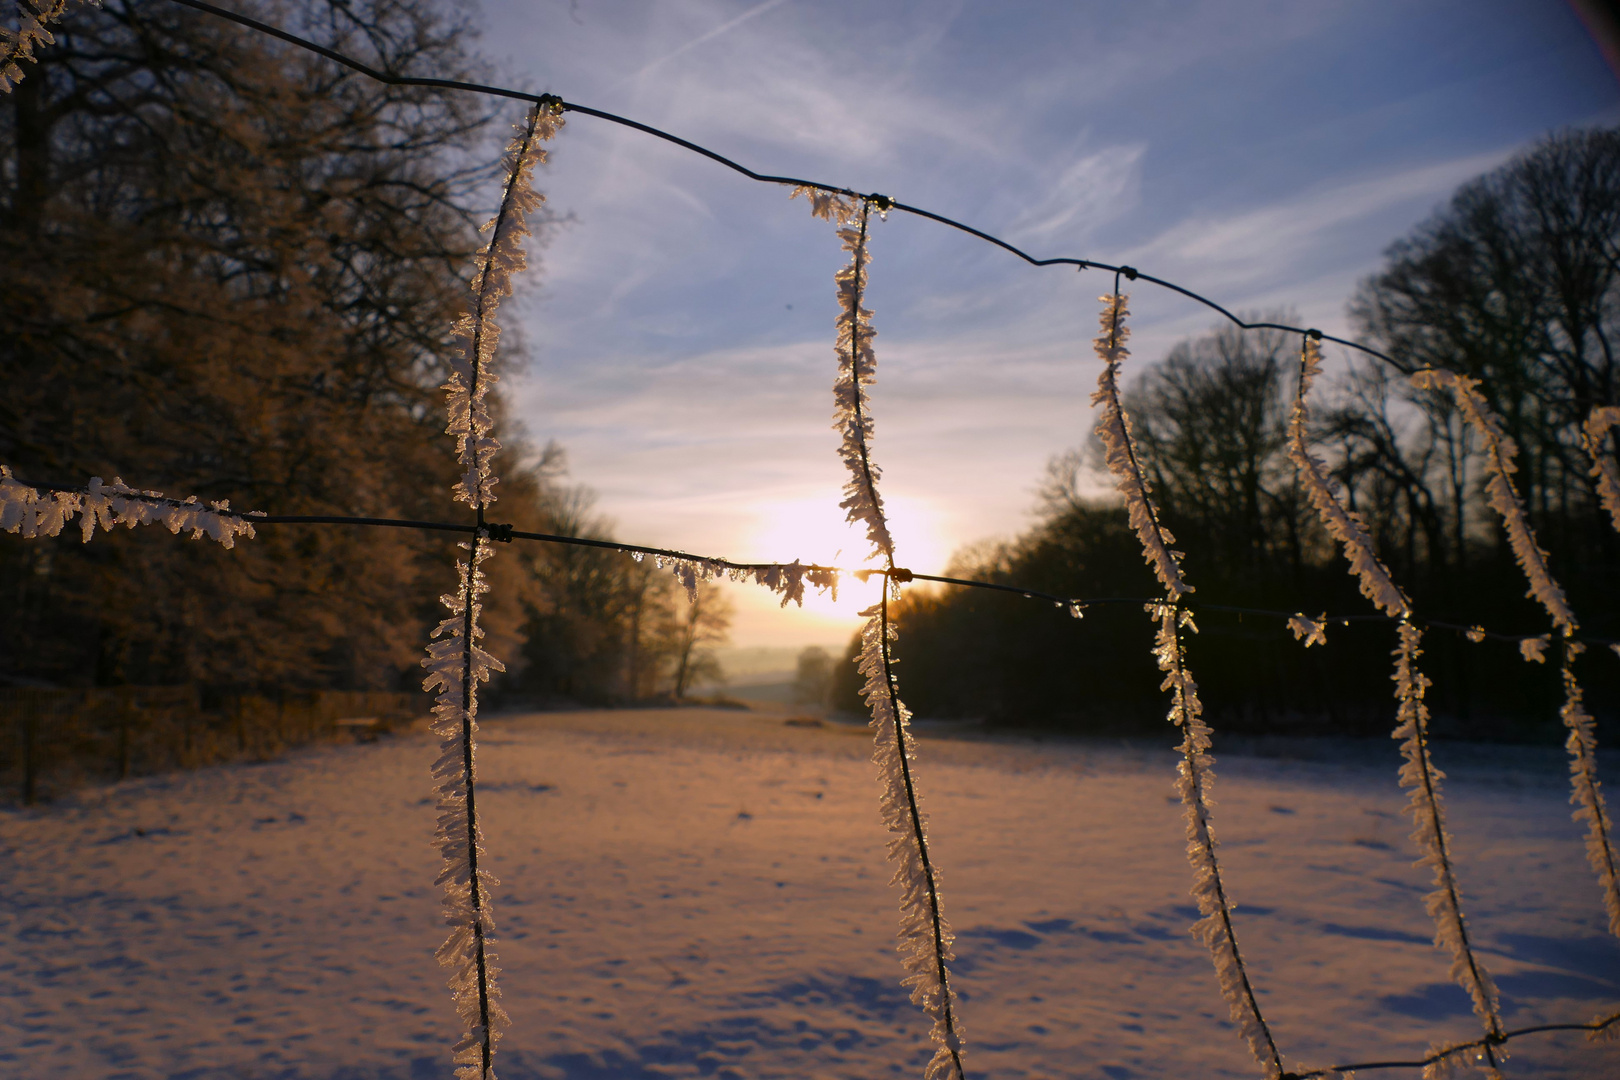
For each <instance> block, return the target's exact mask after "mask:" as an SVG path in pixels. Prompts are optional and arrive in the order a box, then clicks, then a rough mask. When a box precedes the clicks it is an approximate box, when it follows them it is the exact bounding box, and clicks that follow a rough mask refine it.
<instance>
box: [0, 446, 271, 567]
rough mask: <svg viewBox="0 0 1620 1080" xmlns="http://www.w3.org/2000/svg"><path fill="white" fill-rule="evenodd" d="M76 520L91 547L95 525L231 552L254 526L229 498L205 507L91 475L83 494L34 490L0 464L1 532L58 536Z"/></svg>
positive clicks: (249, 535)
mask: <svg viewBox="0 0 1620 1080" xmlns="http://www.w3.org/2000/svg"><path fill="white" fill-rule="evenodd" d="M75 516H77V517H78V519H79V532H80V538H81V539H82V541H83V542H84V543H87V544H88V543H89V542H90V538H91V537H92V536H94V535H95V532H96V526H97V525H99V526H101V529H102V531H103V532H111V531H112V530H113V529H114V528H115V527H116V526H119V525H122V526H124V527H125V528H129V529H133V528H134V527H135V526H137V525H152V524H161V525H166V526H168V529H169V531H170V532H172V533H177V534H178V533H182V532H189V533H191V538H192V539H193V540H201V539H202V538H203V537H207V538H208V539H210V540H215V541H218V542H219V544H220V546H221V547H225V548H233V547H235V546H236V538H237V537H239V536H242V537H247V538H248V539H250V540H251V539H252V538H253V536H254V535H255V534H254V532H253V525H252V524H251V523H250V522H249V521H248V519H247V517H246V516H244V515H242V514H238V513H234V512H233V511H232V510H231V504H230V501H229V500H228V499H220V500H218V501H214V502H208V503H203V502H201V501H199V500H198V498H197V496H195V495H192V496H190V497H189V498H185V499H171V498H168V497H167V496H165V495H164V494H163V493H162V492H161V491H137V490H135V489H134V488H132V487H128V486H127V485H125V483H124V482H123V481H122V480H120V479H118V478H116V477H115V478H114V479H113V482H112V483H110V484H108V483H106V482H105V481H103V480H102V479H101V477H99V476H92V477H91V478H90V483H89V485H88V486H87V487H86V488H85V489H84V490H83V491H65V490H62V489H60V488H36V487H32V486H30V485H28V484H24V483H23V482H22V481H20V480H18V479H16V478H15V477H13V476H12V475H11V470H10V469H9V468H7V467H6V466H4V465H0V530H3V531H5V532H14V533H21V534H22V535H23V536H24V537H25V538H28V539H33V538H35V537H40V536H56V535H57V534H58V533H60V532H61V531H62V529H63V528H64V527H66V525H67V524H68V522H70V521H72V520H73V518H74V517H75Z"/></svg>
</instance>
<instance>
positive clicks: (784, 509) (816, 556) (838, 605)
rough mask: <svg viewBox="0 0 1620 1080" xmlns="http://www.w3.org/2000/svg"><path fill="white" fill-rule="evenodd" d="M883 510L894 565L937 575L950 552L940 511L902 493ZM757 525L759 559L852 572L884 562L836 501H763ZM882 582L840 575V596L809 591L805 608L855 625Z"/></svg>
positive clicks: (756, 555) (755, 541) (752, 545)
mask: <svg viewBox="0 0 1620 1080" xmlns="http://www.w3.org/2000/svg"><path fill="white" fill-rule="evenodd" d="M884 510H885V512H886V514H887V516H888V519H889V533H890V535H891V536H893V537H894V553H895V563H896V565H899V566H903V567H906V568H908V569H911V570H915V571H918V572H919V573H937V572H939V570H940V568H941V567H943V566H944V564H945V559H946V558H947V556H948V555H949V551H948V550H947V545H946V542H945V539H944V537H942V536H941V535H940V531H939V519H938V515H937V514H936V513H935V512H934V510H933V508H932V507H931V506H929V505H928V504H927V503H926V502H922V501H920V500H915V499H908V498H906V497H904V496H892V497H890V496H886V497H885V499H884ZM755 520H756V521H757V523H758V524H757V525H756V526H755V529H754V535H753V537H752V539H751V543H750V548H751V550H752V551H753V553H754V554H753V556H752V557H753V558H756V559H759V560H761V561H765V560H769V561H771V562H792V561H793V560H794V559H798V560H799V561H800V562H805V563H819V564H821V565H823V566H840V567H844V568H845V569H849V570H856V569H861V568H868V567H877V566H880V565H881V561H880V560H879V559H877V558H875V557H870V556H871V551H872V545H871V543H870V542H868V541H867V539H866V537H865V535H864V532H863V530H862V529H861V528H860V527H858V526H855V525H851V524H850V523H848V522H847V521H845V520H844V511H843V510H841V509H839V506H838V499H837V497H835V496H832V495H828V496H825V497H822V498H806V499H795V500H791V501H783V502H768V503H762V504H760V505H759V507H758V508H757V516H756V519H755ZM878 588H879V586H878V580H877V579H873V580H870V581H867V582H861V581H859V580H857V579H856V578H855V577H853V576H852V575H848V574H845V575H841V576H840V578H839V582H838V599H837V600H836V601H835V600H833V599H832V598H831V597H829V596H827V595H826V594H825V593H820V592H816V591H814V590H811V589H806V590H805V595H804V609H805V611H807V612H813V613H815V614H817V615H822V616H829V617H831V618H834V619H838V620H845V619H847V620H849V621H850V624H851V625H854V623H855V621H856V619H857V612H859V611H860V610H861V609H862V608H865V607H868V606H870V605H871V604H873V603H876V602H877V599H878V596H879V592H878Z"/></svg>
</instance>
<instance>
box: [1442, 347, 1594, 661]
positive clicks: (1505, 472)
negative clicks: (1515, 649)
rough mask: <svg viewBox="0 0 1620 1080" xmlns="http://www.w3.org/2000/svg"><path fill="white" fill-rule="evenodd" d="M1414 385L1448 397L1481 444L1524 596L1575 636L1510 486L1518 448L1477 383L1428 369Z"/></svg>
mask: <svg viewBox="0 0 1620 1080" xmlns="http://www.w3.org/2000/svg"><path fill="white" fill-rule="evenodd" d="M1412 385H1413V386H1415V387H1417V388H1418V389H1419V390H1442V389H1443V390H1449V391H1451V394H1452V396H1453V398H1454V400H1455V401H1456V402H1457V408H1458V410H1459V411H1460V412H1461V413H1462V415H1463V419H1464V420H1466V421H1467V422H1468V425H1469V426H1470V427H1472V428H1473V429H1474V431H1475V432H1477V433H1478V434H1479V436H1480V438H1481V439H1483V440H1484V443H1485V469H1486V471H1487V472H1488V473H1490V479H1488V480H1486V481H1485V495H1486V501H1487V502H1489V503H1490V506H1491V509H1493V510H1495V511H1496V512H1497V514H1498V515H1499V516H1500V517H1501V519H1502V526H1503V528H1504V529H1506V530H1507V537H1508V546H1509V547H1510V548H1512V549H1513V557H1514V559H1515V560H1517V561H1518V564H1519V569H1521V570H1523V571H1524V576H1525V578H1526V579H1527V580H1528V581H1529V582H1530V590H1529V592H1527V593H1526V594H1525V595H1526V596H1529V597H1531V598H1533V599H1535V600H1536V601H1537V602H1538V603H1539V604H1541V606H1542V607H1544V608H1546V609H1547V614H1548V615H1549V616H1550V617H1551V618H1552V621H1553V625H1554V626H1555V627H1557V628H1558V629H1559V630H1560V631H1562V632H1563V633H1564V634H1566V635H1568V634H1573V633H1574V632H1575V631H1576V629H1577V624H1576V620H1575V613H1574V612H1573V611H1571V610H1570V607H1569V601H1568V600H1567V599H1565V597H1564V590H1563V589H1561V588H1559V586H1558V582H1557V581H1555V580H1553V576H1552V572H1551V571H1550V570H1549V569H1548V566H1547V552H1546V551H1544V550H1543V549H1542V547H1541V545H1540V544H1538V543H1536V534H1535V532H1534V530H1532V529H1531V527H1530V515H1529V514H1527V513H1526V512H1525V509H1524V500H1522V499H1520V498H1519V492H1518V490H1517V489H1516V488H1515V487H1514V486H1513V474H1514V473H1515V472H1517V471H1518V466H1517V465H1515V464H1514V462H1513V459H1514V458H1515V457H1516V456H1518V448H1517V447H1515V446H1514V445H1513V440H1512V439H1510V438H1508V436H1507V433H1506V432H1504V431H1503V430H1502V425H1501V423H1500V422H1498V420H1497V419H1496V416H1495V414H1493V413H1492V412H1491V410H1490V406H1489V405H1487V404H1486V403H1485V398H1484V396H1483V395H1481V394H1480V392H1479V380H1478V379H1472V378H1469V377H1468V376H1467V375H1458V374H1457V373H1456V372H1452V371H1443V370H1439V369H1436V368H1426V369H1424V370H1423V371H1419V372H1418V373H1417V374H1415V375H1413V376H1412Z"/></svg>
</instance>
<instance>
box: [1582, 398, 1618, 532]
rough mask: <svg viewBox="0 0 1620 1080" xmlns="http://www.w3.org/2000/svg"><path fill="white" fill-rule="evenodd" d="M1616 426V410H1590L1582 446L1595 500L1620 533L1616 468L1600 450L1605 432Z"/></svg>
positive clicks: (1609, 407)
mask: <svg viewBox="0 0 1620 1080" xmlns="http://www.w3.org/2000/svg"><path fill="white" fill-rule="evenodd" d="M1616 426H1620V408H1616V407H1615V406H1613V405H1603V406H1600V407H1598V408H1596V409H1593V410H1592V414H1591V415H1590V416H1588V417H1587V418H1586V429H1585V431H1584V433H1583V435H1584V437H1583V439H1582V442H1583V443H1585V445H1586V452H1587V454H1589V455H1590V456H1591V458H1592V479H1594V480H1596V481H1597V492H1598V500H1599V501H1600V502H1602V503H1603V509H1605V510H1607V511H1608V512H1609V520H1610V521H1612V522H1613V523H1614V527H1615V529H1616V530H1617V531H1620V465H1616V464H1615V459H1614V455H1613V454H1608V453H1605V452H1604V450H1603V442H1604V439H1605V438H1606V437H1607V436H1608V434H1609V429H1610V428H1613V427H1616Z"/></svg>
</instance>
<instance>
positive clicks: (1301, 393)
mask: <svg viewBox="0 0 1620 1080" xmlns="http://www.w3.org/2000/svg"><path fill="white" fill-rule="evenodd" d="M1321 370H1322V352H1321V348H1320V346H1318V345H1317V343H1316V341H1315V340H1314V339H1313V338H1309V337H1308V338H1306V339H1305V344H1304V347H1303V349H1302V350H1301V353H1300V371H1299V388H1298V390H1297V392H1296V393H1295V395H1294V408H1293V413H1292V414H1291V416H1290V417H1289V423H1288V456H1289V458H1291V459H1292V460H1293V462H1294V465H1295V466H1296V467H1297V468H1298V469H1299V475H1300V478H1301V479H1302V480H1303V481H1304V483H1305V492H1306V494H1307V495H1308V496H1309V497H1310V500H1311V505H1313V506H1315V507H1316V512H1317V515H1318V516H1319V517H1321V519H1322V524H1323V525H1325V526H1327V530H1328V533H1329V534H1330V535H1331V536H1332V537H1333V538H1334V539H1335V540H1337V541H1338V542H1339V543H1340V544H1341V545H1343V547H1344V557H1345V558H1346V559H1347V560H1349V562H1350V572H1351V573H1352V574H1354V575H1355V576H1356V578H1357V580H1358V581H1359V582H1360V584H1361V595H1363V596H1365V597H1366V598H1367V599H1369V600H1371V601H1372V602H1373V604H1374V606H1376V607H1377V608H1378V609H1379V610H1380V611H1382V612H1383V613H1384V614H1386V615H1390V616H1394V617H1400V616H1404V615H1410V614H1411V613H1412V604H1411V601H1409V600H1408V599H1407V598H1406V594H1405V593H1404V592H1402V591H1401V590H1400V588H1399V587H1398V586H1397V585H1396V584H1395V580H1394V578H1392V577H1391V576H1390V573H1389V568H1388V567H1386V566H1385V565H1384V563H1383V561H1382V560H1380V559H1379V558H1378V554H1377V552H1376V551H1375V550H1374V548H1373V542H1372V537H1371V536H1369V535H1368V534H1367V526H1366V523H1365V522H1363V521H1362V520H1361V515H1360V514H1357V513H1356V512H1355V511H1353V510H1347V509H1345V508H1344V506H1343V505H1342V504H1340V502H1339V497H1338V495H1337V494H1336V493H1335V491H1334V485H1333V482H1332V481H1331V480H1330V479H1329V478H1328V475H1327V470H1326V468H1325V467H1324V466H1323V464H1322V461H1321V459H1320V458H1317V457H1315V456H1313V455H1312V454H1311V451H1310V447H1309V445H1308V444H1307V442H1306V420H1307V415H1308V414H1307V412H1306V409H1305V395H1306V394H1308V393H1310V388H1311V383H1312V381H1313V380H1315V378H1316V376H1317V375H1318V374H1320V373H1321Z"/></svg>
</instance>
